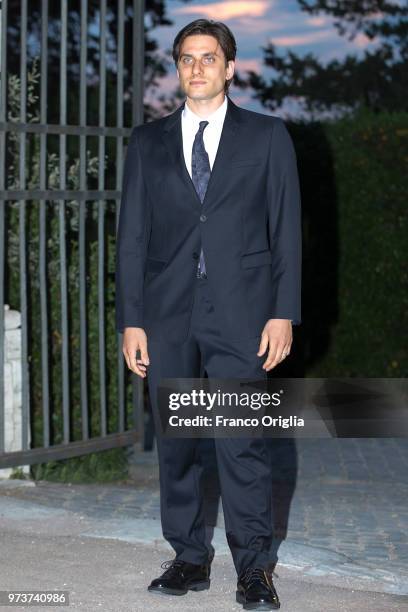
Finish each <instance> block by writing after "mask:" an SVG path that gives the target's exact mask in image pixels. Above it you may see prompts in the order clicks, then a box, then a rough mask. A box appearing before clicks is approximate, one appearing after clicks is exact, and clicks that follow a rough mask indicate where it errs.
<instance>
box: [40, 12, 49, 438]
mask: <svg viewBox="0 0 408 612" xmlns="http://www.w3.org/2000/svg"><path fill="white" fill-rule="evenodd" d="M47 60H48V0H42V2H41V90H40V121H41V123H42V124H43V125H44V124H46V123H47V87H48V78H47V75H48V71H47ZM46 188H47V134H45V133H41V134H40V189H41V190H45V189H46ZM46 207H47V202H46V200H43V199H41V200H40V219H39V225H40V236H39V240H40V244H39V248H40V253H39V274H40V305H41V306H40V307H41V369H42V371H41V383H42V387H41V389H42V414H43V445H44V447H45V448H48V446H49V445H50V381H49V354H48V298H47V208H46Z"/></svg>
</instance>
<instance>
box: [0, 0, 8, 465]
mask: <svg viewBox="0 0 408 612" xmlns="http://www.w3.org/2000/svg"><path fill="white" fill-rule="evenodd" d="M0 15H1V41H0V53H1V56H0V61H1V68H0V70H1V73H0V78H1V80H0V121H2V122H4V121H5V120H6V102H7V77H6V74H7V73H6V67H7V1H5V2H4V1H3V2H2V3H1V11H0ZM5 168H6V133H5V132H4V131H3V130H0V190H4V189H5V186H6V185H5V182H6V181H5V176H6V173H5ZM5 204H6V203H5V201H4V200H3V199H0V453H1V452H3V451H4V445H5V440H4V434H5V432H4V417H5V414H4V390H5V389H4V376H3V372H4V357H5V355H4V340H3V338H4V271H5V237H6V233H5V225H4V222H5Z"/></svg>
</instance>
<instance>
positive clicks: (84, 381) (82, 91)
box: [78, 0, 89, 440]
mask: <svg viewBox="0 0 408 612" xmlns="http://www.w3.org/2000/svg"><path fill="white" fill-rule="evenodd" d="M87 18H88V1H87V0H82V1H81V51H80V60H79V62H80V63H79V79H80V82H79V125H80V126H81V127H84V128H85V127H86V107H87V96H86V94H87V84H86V61H87V40H88V38H87V28H88V19H87ZM79 160H80V161H79V189H80V191H82V192H83V191H85V190H86V188H87V178H86V172H87V159H86V134H84V133H81V135H80V137H79ZM78 206H79V227H78V241H79V245H78V247H79V248H78V256H79V335H80V345H79V350H80V358H79V363H80V370H81V372H80V379H81V426H82V439H83V440H87V439H88V438H89V416H88V357H87V351H88V342H87V314H86V313H87V302H86V210H87V208H86V200H82V201H81V200H78Z"/></svg>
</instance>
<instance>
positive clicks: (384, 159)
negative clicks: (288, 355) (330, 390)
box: [291, 113, 408, 377]
mask: <svg viewBox="0 0 408 612" xmlns="http://www.w3.org/2000/svg"><path fill="white" fill-rule="evenodd" d="M291 131H292V134H293V136H294V139H295V141H296V148H297V152H298V161H299V169H300V174H301V184H302V195H303V220H304V283H303V290H304V293H303V319H304V325H303V326H302V331H301V339H302V344H303V348H304V357H305V364H306V371H305V373H306V374H307V375H308V376H316V377H320V376H321V377H324V376H327V377H329V376H333V377H334V376H336V377H337V376H345V377H348V376H361V377H405V376H406V375H407V373H408V360H407V348H406V347H407V342H406V338H407V333H408V325H407V323H408V269H407V262H408V248H407V245H408V216H407V193H408V180H407V177H408V115H407V114H377V115H374V114H369V113H361V114H359V115H358V116H357V117H354V118H349V119H343V120H341V121H337V122H335V123H326V124H312V125H293V126H291Z"/></svg>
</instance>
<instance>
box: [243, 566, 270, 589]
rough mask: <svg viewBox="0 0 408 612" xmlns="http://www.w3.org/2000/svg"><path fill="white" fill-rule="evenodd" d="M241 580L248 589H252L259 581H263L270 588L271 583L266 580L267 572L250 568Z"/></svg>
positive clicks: (257, 568)
mask: <svg viewBox="0 0 408 612" xmlns="http://www.w3.org/2000/svg"><path fill="white" fill-rule="evenodd" d="M241 580H242V581H243V582H245V583H246V585H247V587H250V586H251V585H252V584H253V583H254V582H256V581H257V580H261V581H262V582H263V583H264V584H266V585H267V586H268V588H269V586H270V585H269V582H268V580H267V578H266V575H265V571H264V570H263V569H261V568H259V567H249V568H247V569H246V570H245V572H244V573H243V574H242V576H241Z"/></svg>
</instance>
